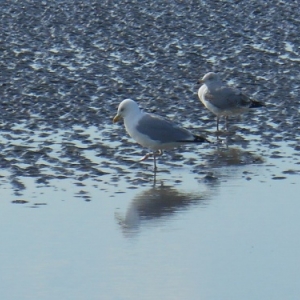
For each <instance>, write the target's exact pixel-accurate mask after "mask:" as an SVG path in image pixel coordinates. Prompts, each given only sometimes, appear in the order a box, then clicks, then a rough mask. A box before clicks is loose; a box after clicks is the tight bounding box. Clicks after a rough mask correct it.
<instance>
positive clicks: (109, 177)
mask: <svg viewBox="0 0 300 300" xmlns="http://www.w3.org/2000/svg"><path fill="white" fill-rule="evenodd" d="M0 18H1V24H2V30H1V42H0V48H1V73H0V93H1V101H0V107H1V124H0V136H1V144H0V150H1V151H0V166H1V170H2V171H1V173H0V176H1V177H0V184H1V186H2V187H3V188H6V189H12V191H13V192H14V193H15V195H16V196H18V197H19V198H18V197H16V199H17V198H18V199H19V200H15V201H17V202H15V203H21V202H20V201H22V200H21V199H23V198H22V195H23V193H24V191H26V190H28V189H35V188H39V189H40V190H41V191H42V190H43V188H45V187H47V188H49V187H50V188H52V189H53V190H55V188H56V184H57V182H58V181H59V182H60V185H62V186H63V185H64V183H63V181H64V180H65V181H68V182H71V185H70V187H68V188H69V189H71V190H72V189H74V194H75V195H76V196H77V197H80V198H83V199H85V200H90V196H89V189H90V188H91V187H92V188H96V189H100V190H102V191H107V190H110V191H114V192H118V191H119V188H120V185H123V186H124V187H126V188H135V187H137V186H139V185H143V184H145V185H147V184H149V182H150V183H151V182H153V172H152V161H151V160H149V161H146V162H142V163H137V164H135V163H136V162H137V161H138V160H139V159H140V158H141V157H142V156H143V155H144V154H145V153H146V151H147V150H146V149H142V148H141V147H140V146H138V145H136V144H135V143H134V141H133V140H132V139H131V138H129V137H128V135H127V134H126V132H125V130H124V127H123V126H122V125H113V124H112V117H113V116H114V115H115V113H116V109H117V106H118V104H119V103H120V102H121V101H122V100H123V99H125V98H133V99H134V100H136V101H138V103H139V105H140V106H141V107H142V108H143V109H145V110H147V111H150V112H156V113H157V114H160V115H163V116H167V117H168V118H170V119H173V120H174V121H176V122H178V123H180V124H181V125H182V126H184V127H186V128H189V129H190V130H192V131H193V132H194V133H196V134H205V135H206V136H207V137H208V138H209V139H210V140H211V141H212V142H213V143H212V144H211V145H203V146H202V145H201V146H199V147H194V146H193V147H192V146H188V147H182V148H179V149H177V150H174V151H169V152H168V153H166V154H165V155H164V156H162V157H160V159H159V164H158V168H159V172H158V176H159V178H160V179H161V178H166V179H167V180H169V183H171V185H172V183H173V184H176V182H177V180H179V181H180V182H183V181H184V178H185V176H186V174H189V176H190V175H191V174H192V176H193V174H194V175H195V176H196V178H198V177H199V176H200V177H202V178H203V179H204V180H205V179H207V178H210V176H212V178H213V177H214V176H217V175H216V174H220V172H221V171H220V169H222V168H223V167H228V166H237V167H238V166H245V165H261V167H262V168H264V170H268V168H269V170H270V171H269V179H274V180H278V179H285V178H286V177H289V176H298V174H299V170H300V167H299V149H300V147H299V138H298V131H299V130H298V128H299V125H300V121H299V86H300V85H299V79H300V73H299V66H298V63H299V52H300V51H299V46H300V45H299V38H298V36H299V26H300V23H299V20H300V18H299V9H298V3H297V2H296V1H295V2H293V1H289V2H281V1H276V4H275V3H274V2H265V1H248V2H246V1H245V2H242V3H236V2H231V1H228V2H226V1H225V2H220V3H219V2H218V3H216V2H215V1H201V2H199V1H190V2H185V1H166V2H163V3H162V2H161V1H149V2H143V1H123V2H122V5H120V3H119V2H118V1H74V0H73V1H71V0H70V1H40V2H39V1H30V0H29V1H4V2H3V3H2V5H1V17H0ZM208 71H216V72H220V73H221V75H222V77H223V78H224V80H225V81H227V82H228V83H229V84H232V85H235V86H236V87H238V88H240V89H242V90H243V92H245V93H246V94H248V95H251V96H253V97H254V98H256V99H257V100H259V101H262V102H264V103H266V107H265V108H262V109H257V110H255V111H251V112H250V113H247V114H244V115H243V116H241V117H237V118H231V119H230V124H229V129H228V132H222V133H221V134H220V135H217V134H216V132H215V131H216V119H215V117H214V116H213V115H212V114H211V113H210V112H209V111H207V110H205V109H204V107H203V106H202V104H201V103H200V102H199V100H198V98H197V89H198V87H199V86H198V85H197V84H196V83H197V81H198V79H199V78H201V77H202V76H203V75H204V74H205V73H207V72H208ZM222 122H223V120H222ZM222 125H223V123H222ZM174 168H175V169H176V170H178V169H180V168H182V173H181V178H178V174H177V175H176V176H174V177H173V176H172V174H173V169H174ZM210 174H212V175H210ZM249 178H250V177H249V176H248V175H247V174H246V175H245V179H246V180H249ZM197 180H198V179H197ZM28 182H30V186H28ZM124 183H125V185H124ZM114 192H110V193H114ZM24 201H28V199H24ZM24 203H26V202H24Z"/></svg>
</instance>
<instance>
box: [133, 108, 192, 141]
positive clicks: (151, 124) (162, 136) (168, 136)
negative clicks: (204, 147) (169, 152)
mask: <svg viewBox="0 0 300 300" xmlns="http://www.w3.org/2000/svg"><path fill="white" fill-rule="evenodd" d="M137 130H138V131H139V132H141V133H143V134H145V135H147V136H149V137H150V138H151V139H152V140H155V141H159V142H161V143H174V142H184V141H191V140H193V139H194V138H193V135H192V134H191V133H190V132H189V131H188V130H186V129H184V128H180V127H178V126H177V125H176V124H174V123H172V122H171V121H168V120H166V119H164V118H162V117H160V116H156V115H153V114H145V115H144V116H143V117H142V119H141V120H140V121H139V122H138V124H137Z"/></svg>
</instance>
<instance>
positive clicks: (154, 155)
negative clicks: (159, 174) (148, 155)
mask: <svg viewBox="0 0 300 300" xmlns="http://www.w3.org/2000/svg"><path fill="white" fill-rule="evenodd" d="M161 155H163V151H162V150H160V149H159V150H158V151H157V152H153V163H154V172H156V171H157V165H156V157H157V156H161Z"/></svg>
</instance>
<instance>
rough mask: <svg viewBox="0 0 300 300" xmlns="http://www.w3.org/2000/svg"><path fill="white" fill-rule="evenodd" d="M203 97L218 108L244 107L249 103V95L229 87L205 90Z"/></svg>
mask: <svg viewBox="0 0 300 300" xmlns="http://www.w3.org/2000/svg"><path fill="white" fill-rule="evenodd" d="M205 99H206V100H207V101H210V102H211V103H212V104H213V105H215V106H216V107H218V108H220V109H231V108H246V107H249V106H250V105H251V99H250V98H249V97H247V96H246V95H244V94H243V93H241V92H240V91H238V90H235V89H232V88H229V87H221V88H219V89H216V90H214V91H212V92H210V91H207V93H206V95H205Z"/></svg>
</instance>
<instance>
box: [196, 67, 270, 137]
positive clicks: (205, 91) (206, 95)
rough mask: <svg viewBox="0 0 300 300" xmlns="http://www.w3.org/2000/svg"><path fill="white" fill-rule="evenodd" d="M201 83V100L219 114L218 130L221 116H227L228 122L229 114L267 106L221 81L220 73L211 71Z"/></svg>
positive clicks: (199, 91) (199, 93)
mask: <svg viewBox="0 0 300 300" xmlns="http://www.w3.org/2000/svg"><path fill="white" fill-rule="evenodd" d="M199 83H202V86H201V87H200V88H199V90H198V97H199V100H200V101H201V102H202V103H203V105H204V106H205V107H206V108H207V109H208V110H210V111H211V112H212V113H214V114H215V115H216V116H217V131H219V120H220V117H221V116H225V118H226V123H227V118H228V116H231V115H238V114H241V113H244V112H246V111H248V110H249V109H250V108H257V107H262V106H265V104H263V103H261V102H259V101H256V100H253V99H251V98H249V97H248V96H246V95H244V94H243V93H241V92H240V91H239V90H236V89H234V88H231V87H228V86H226V85H225V84H224V83H223V82H222V81H221V79H220V76H219V74H216V73H213V72H209V73H207V74H205V75H204V77H203V78H202V79H201V80H199Z"/></svg>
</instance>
